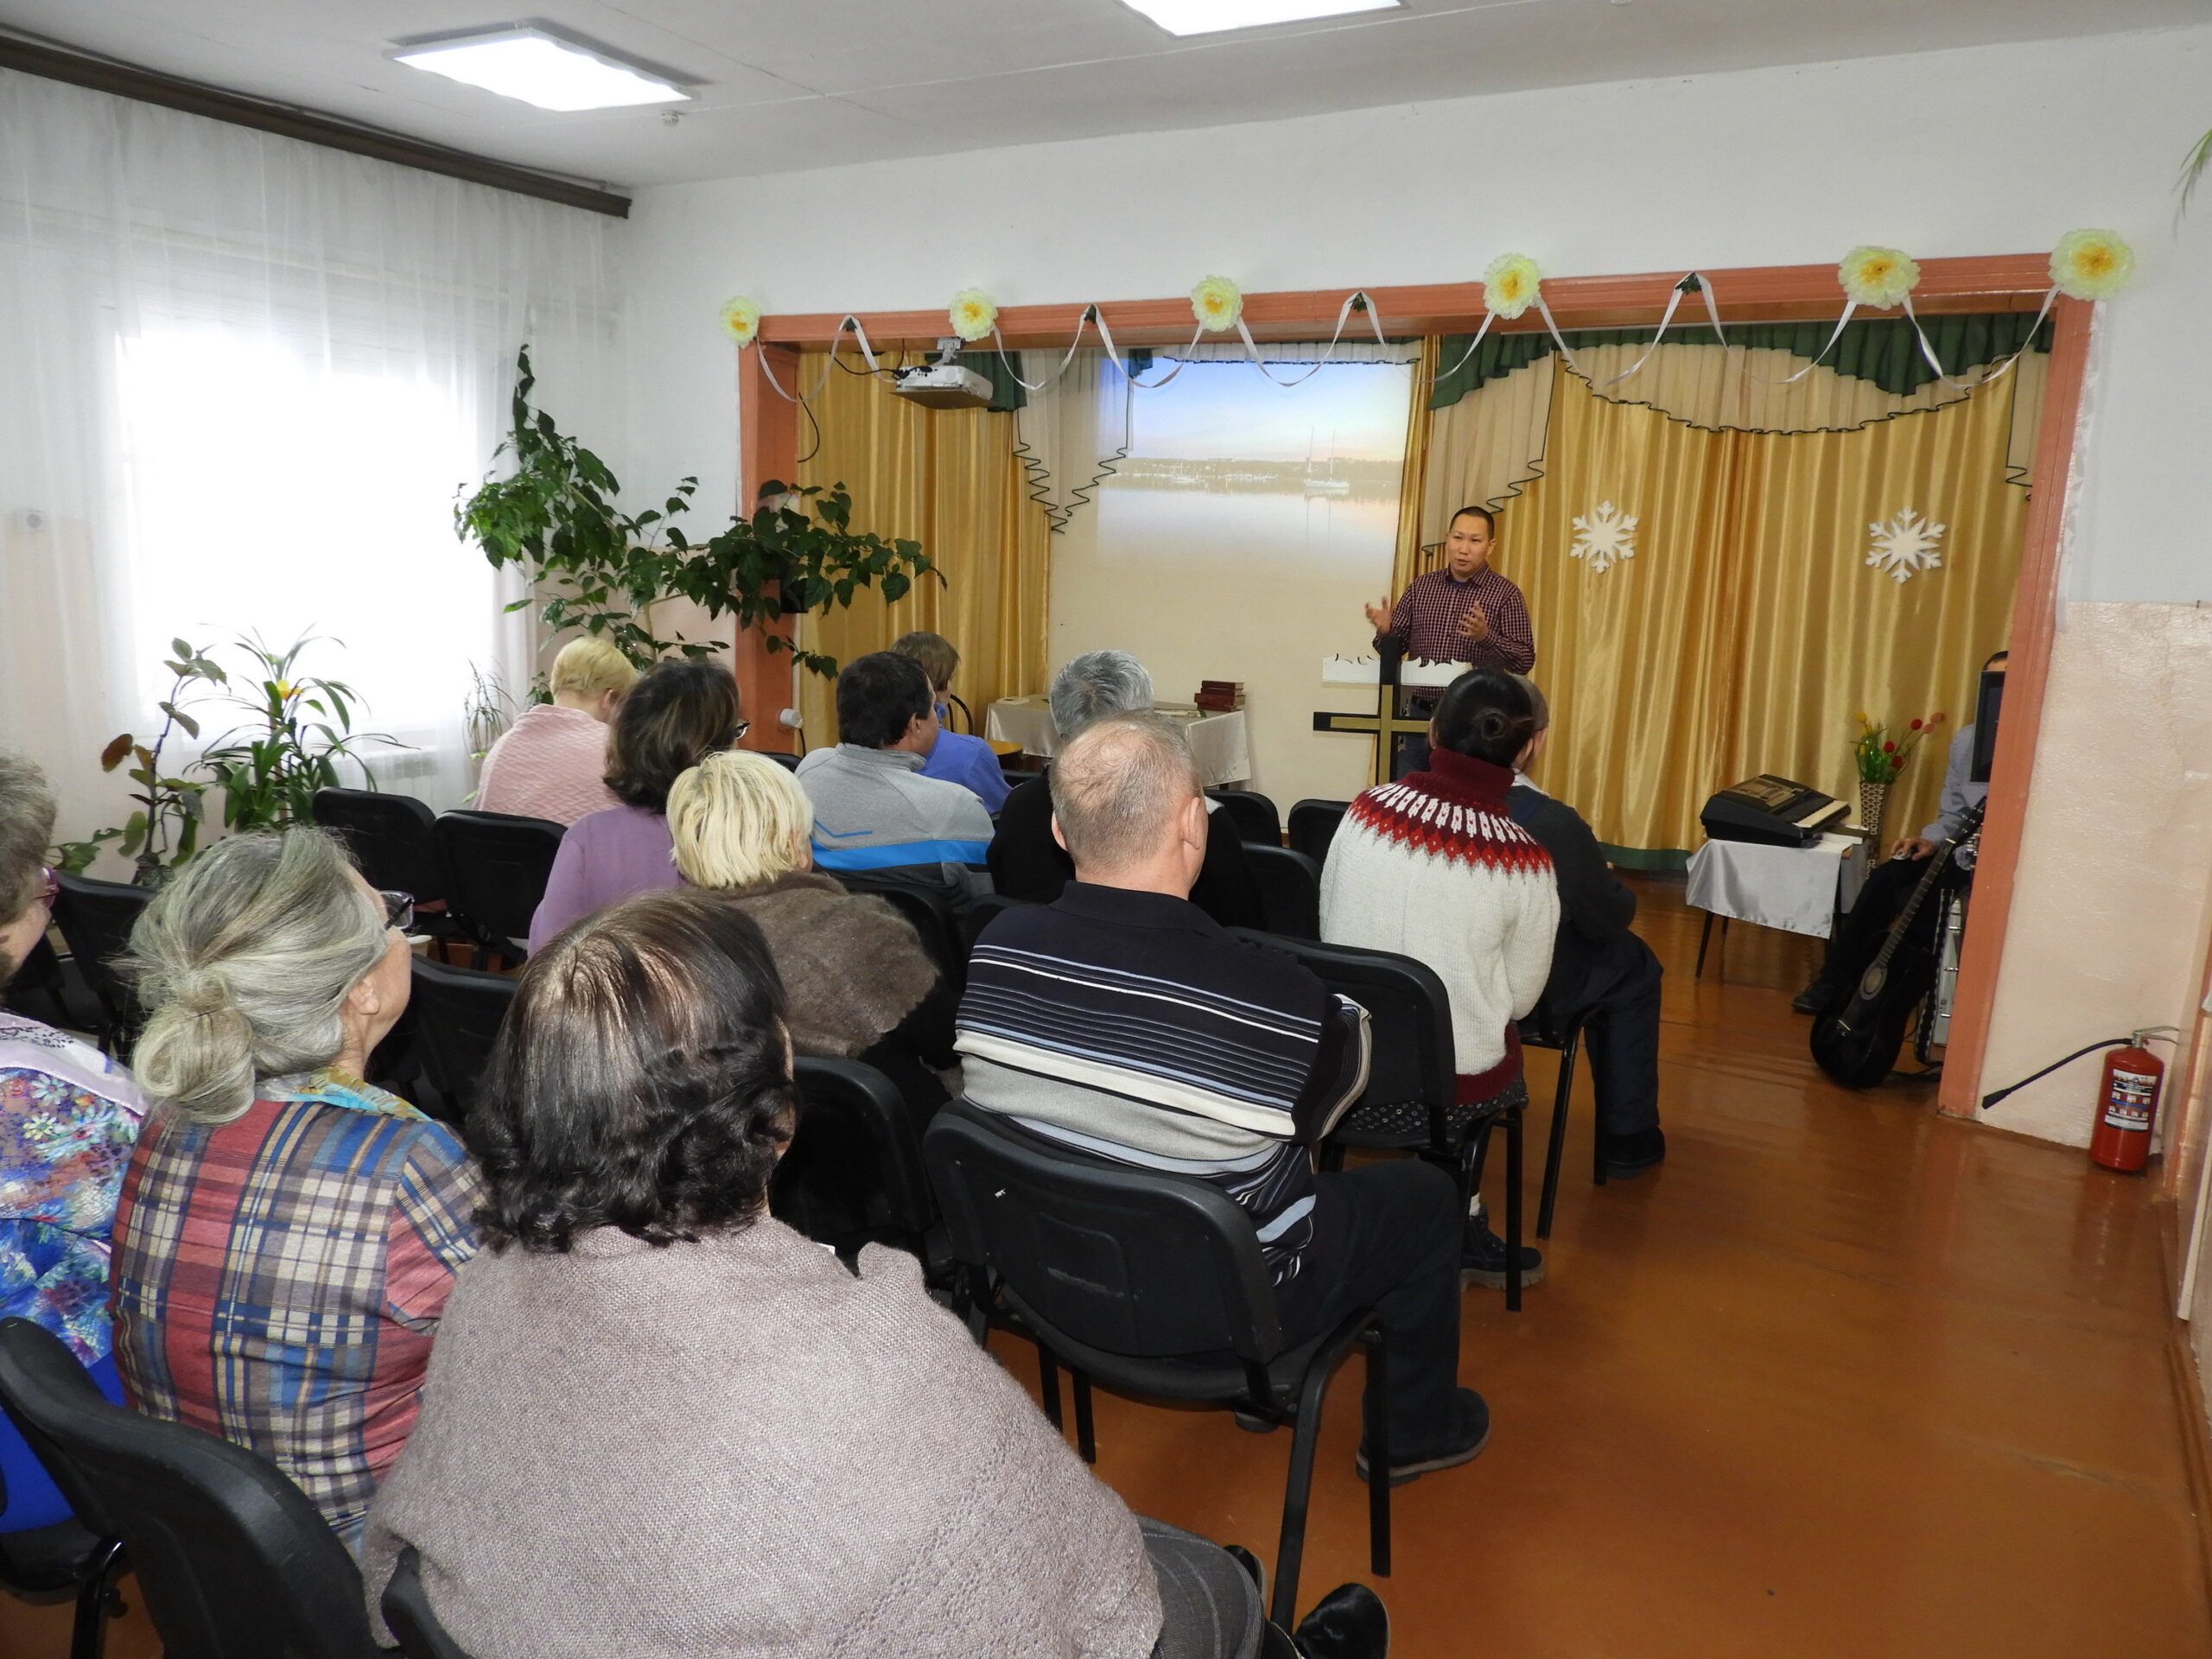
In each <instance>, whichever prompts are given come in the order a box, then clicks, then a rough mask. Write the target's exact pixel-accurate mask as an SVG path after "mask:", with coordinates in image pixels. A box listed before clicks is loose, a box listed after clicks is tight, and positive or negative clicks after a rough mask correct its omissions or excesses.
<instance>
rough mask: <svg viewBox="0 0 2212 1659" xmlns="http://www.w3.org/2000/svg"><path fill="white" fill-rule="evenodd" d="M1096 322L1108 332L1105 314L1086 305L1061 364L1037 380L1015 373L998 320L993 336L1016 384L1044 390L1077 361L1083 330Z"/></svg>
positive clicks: (992, 326) (1101, 331)
mask: <svg viewBox="0 0 2212 1659" xmlns="http://www.w3.org/2000/svg"><path fill="white" fill-rule="evenodd" d="M1094 322H1095V323H1096V324H1097V325H1098V331H1099V333H1100V334H1101V335H1102V336H1103V334H1105V332H1106V319H1105V314H1104V313H1103V312H1102V311H1100V310H1099V308H1097V307H1096V306H1095V305H1086V306H1084V308H1083V315H1081V316H1078V317H1077V319H1076V320H1075V338H1074V339H1073V340H1070V341H1069V342H1068V348H1067V350H1066V351H1065V353H1062V354H1061V357H1060V362H1059V366H1058V368H1056V369H1054V370H1053V371H1052V372H1051V373H1050V374H1048V375H1046V377H1045V378H1043V379H1042V380H1037V381H1029V380H1025V379H1023V378H1021V377H1020V375H1019V374H1015V373H1014V353H1012V352H1009V351H1008V350H1007V348H1006V337H1005V336H1004V335H1003V334H1000V333H999V326H998V324H997V323H996V322H993V323H992V324H991V338H992V339H993V340H996V341H997V342H998V346H999V355H1000V356H1001V358H1003V359H1005V360H1006V364H1007V373H1008V374H1010V375H1013V376H1014V385H1017V386H1020V388H1021V389H1022V390H1023V391H1044V390H1045V388H1046V387H1047V386H1049V385H1052V383H1053V382H1054V381H1056V380H1058V378H1060V377H1061V376H1062V375H1064V374H1065V373H1066V372H1068V365H1069V364H1071V363H1072V362H1074V361H1075V353H1076V348H1077V346H1081V345H1082V344H1083V331H1084V329H1085V328H1087V327H1090V325H1091V324H1092V323H1094Z"/></svg>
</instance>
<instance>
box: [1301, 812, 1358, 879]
mask: <svg viewBox="0 0 2212 1659" xmlns="http://www.w3.org/2000/svg"><path fill="white" fill-rule="evenodd" d="M1350 805H1351V802H1350V801H1316V800H1306V801H1300V802H1299V803H1298V804H1296V805H1294V806H1293V807H1292V808H1291V809H1290V844H1291V846H1292V847H1293V848H1294V849H1296V850H1297V851H1299V852H1301V853H1303V854H1305V855H1306V857H1308V858H1310V859H1312V860H1313V861H1314V863H1316V864H1323V865H1325V864H1326V863H1327V862H1328V861H1329V843H1330V842H1332V841H1334V840H1335V839H1336V838H1337V826H1338V824H1340V823H1343V822H1344V809H1345V808H1346V807H1348V806H1350Z"/></svg>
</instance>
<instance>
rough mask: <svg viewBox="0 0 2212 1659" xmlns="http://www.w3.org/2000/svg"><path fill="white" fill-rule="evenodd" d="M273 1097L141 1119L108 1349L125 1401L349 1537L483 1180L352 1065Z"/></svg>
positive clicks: (406, 1399)
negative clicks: (237, 1461) (294, 1498)
mask: <svg viewBox="0 0 2212 1659" xmlns="http://www.w3.org/2000/svg"><path fill="white" fill-rule="evenodd" d="M271 1095H272V1098H270V1099H266V1100H257V1101H256V1102H255V1103H253V1105H252V1106H251V1108H250V1109H248V1110H247V1111H246V1113H245V1116H242V1117H239V1118H237V1119H235V1120H233V1121H232V1122H228V1123H221V1124H215V1125H213V1126H210V1125H206V1124H197V1123H191V1122H186V1121H184V1120H182V1119H181V1118H179V1117H177V1116H175V1115H174V1114H171V1113H168V1112H162V1111H159V1110H157V1111H156V1113H155V1115H154V1116H152V1117H151V1118H150V1119H149V1121H148V1122H147V1125H146V1128H145V1129H144V1131H143V1134H142V1135H141V1136H140V1137H139V1141H138V1146H137V1152H136V1153H135V1154H134V1155H133V1156H132V1158H131V1160H130V1169H129V1170H128V1171H127V1172H126V1173H125V1174H124V1181H123V1196H122V1200H121V1203H120V1204H119V1205H118V1207H117V1210H116V1217H115V1259H114V1267H113V1283H114V1301H113V1313H114V1319H115V1354H116V1361H117V1363H118V1367H119V1368H120V1370H121V1371H122V1373H123V1383H124V1392H125V1394H126V1395H127V1397H128V1398H129V1400H130V1403H131V1404H132V1405H134V1406H135V1407H137V1408H138V1409H139V1410H141V1411H143V1412H146V1413H149V1414H151V1415H153V1416H156V1417H167V1418H172V1419H175V1421H180V1422H185V1423H189V1424H191V1425H192V1426H193V1427H195V1428H203V1429H206V1430H207V1432H208V1433H212V1434H219V1435H221V1436H222V1437H223V1438H224V1439H225V1440H232V1441H234V1442H236V1443H237V1444H238V1445H240V1446H246V1447H248V1448H250V1449H251V1450H252V1451H255V1452H259V1453H260V1454H261V1455H262V1456H264V1457H265V1458H268V1459H270V1460H271V1461H272V1462H274V1463H275V1464H277V1465H278V1466H279V1467H280V1468H282V1469H283V1471H284V1472H285V1473H286V1474H288V1475H289V1476H290V1477H291V1478H293V1479H294V1480H295V1481H296V1482H298V1483H299V1485H300V1488H301V1490H302V1491H305V1492H306V1493H307V1495H308V1497H310V1498H311V1499H313V1500H314V1502H315V1505H316V1507H318V1508H319V1509H321V1511H322V1513H323V1516H324V1517H325V1518H326V1519H327V1520H328V1521H329V1522H330V1524H331V1526H332V1527H333V1528H334V1529H335V1530H336V1531H337V1532H338V1534H339V1535H340V1537H341V1538H343V1539H344V1540H345V1541H346V1543H347V1544H348V1545H349V1546H351V1545H353V1544H355V1543H357V1542H358V1541H359V1535H360V1530H361V1526H362V1523H363V1522H365V1520H366V1518H367V1516H368V1509H369V1500H370V1498H371V1497H372V1496H373V1495H374V1493H375V1491H376V1484H377V1482H378V1479H380V1478H382V1477H383V1474H384V1471H385V1470H386V1469H387V1468H389V1467H390V1466H391V1461H392V1459H395V1458H397V1456H398V1455H399V1448H400V1447H401V1446H403V1445H404V1443H405V1442H406V1440H407V1435H408V1433H409V1431H410V1429H412V1428H413V1427H414V1426H415V1419H416V1415H417V1414H418V1413H419V1411H420V1409H421V1395H422V1387H423V1372H424V1370H426V1369H427V1368H428V1366H429V1360H430V1342H431V1338H432V1337H433V1336H434V1335H435V1332H436V1331H437V1325H438V1318H439V1315H440V1314H441V1313H443V1312H444V1309H445V1304H446V1295H447V1293H448V1291H449V1290H451V1288H452V1287H453V1278H454V1272H455V1270H456V1269H457V1268H460V1267H461V1264H462V1263H463V1262H466V1261H467V1260H468V1258H469V1257H470V1256H472V1255H474V1254H475V1252H476V1230H475V1223H474V1214H475V1210H476V1206H477V1205H478V1204H479V1203H480V1201H481V1199H482V1197H483V1189H482V1185H481V1183H480V1179H479V1178H478V1176H477V1173H476V1168H475V1166H474V1164H473V1163H471V1162H470V1161H469V1159H468V1154H467V1153H466V1152H465V1151H463V1150H462V1148H461V1143H460V1142H459V1141H456V1140H455V1139H454V1136H453V1135H452V1134H451V1133H450V1132H449V1131H448V1130H447V1129H446V1128H445V1127H444V1126H443V1125H442V1124H438V1123H434V1122H431V1121H430V1120H429V1119H428V1118H426V1117H424V1116H423V1115H422V1113H420V1112H419V1111H417V1110H416V1109H415V1108H414V1107H412V1106H410V1105H409V1104H408V1103H406V1102H405V1101H404V1100H401V1099H399V1098H397V1096H392V1095H389V1094H386V1093H385V1091H384V1090H381V1089H376V1088H372V1087H371V1086H370V1085H369V1084H365V1083H363V1082H361V1081H360V1080H359V1078H356V1077H347V1076H346V1075H344V1074H342V1073H340V1072H336V1071H322V1072H319V1073H317V1074H316V1075H315V1076H314V1077H310V1078H308V1080H307V1083H306V1084H305V1085H304V1086H303V1087H302V1088H299V1089H296V1090H271Z"/></svg>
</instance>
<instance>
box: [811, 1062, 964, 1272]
mask: <svg viewBox="0 0 2212 1659" xmlns="http://www.w3.org/2000/svg"><path fill="white" fill-rule="evenodd" d="M793 1069H794V1071H795V1073H796V1075H797V1077H798V1092H799V1109H798V1128H797V1131H796V1132H795V1133H794V1134H793V1135H792V1136H791V1145H790V1146H789V1147H786V1148H785V1151H784V1155H783V1158H782V1159H781V1160H779V1162H778V1163H777V1165H776V1173H775V1175H774V1177H773V1178H772V1179H771V1180H770V1182H769V1184H768V1212H769V1214H771V1215H772V1216H774V1217H776V1219H777V1220H779V1221H780V1222H783V1223H784V1224H785V1225H787V1226H790V1227H791V1228H793V1229H795V1230H798V1231H799V1232H802V1233H804V1234H805V1235H806V1236H807V1237H809V1238H810V1239H812V1240H814V1241H815V1243H817V1244H827V1245H829V1246H830V1247H831V1248H832V1249H835V1250H836V1252H837V1254H838V1255H840V1256H842V1257H843V1258H844V1260H845V1261H847V1262H851V1261H852V1259H853V1258H854V1257H855V1256H856V1255H859V1254H860V1250H861V1246H862V1245H863V1244H892V1245H896V1246H897V1247H898V1248H899V1249H902V1250H906V1251H908V1252H909V1253H911V1254H912V1255H916V1256H918V1257H920V1258H921V1260H922V1261H923V1262H924V1263H925V1264H927V1265H931V1266H932V1267H937V1268H942V1267H943V1265H944V1249H943V1248H942V1246H941V1244H940V1245H939V1246H938V1248H936V1249H932V1248H931V1243H932V1241H931V1236H930V1235H931V1231H932V1230H934V1229H935V1228H936V1227H937V1224H938V1207H937V1201H936V1199H935V1198H934V1197H933V1196H932V1195H931V1192H930V1183H929V1176H928V1174H927V1173H926V1172H925V1170H924V1168H923V1166H922V1143H921V1138H920V1136H919V1135H917V1134H916V1132H915V1128H914V1115H913V1113H912V1110H911V1109H909V1108H908V1107H907V1105H906V1099H905V1097H904V1096H902V1095H900V1094H899V1087H898V1085H897V1084H894V1083H893V1082H892V1081H891V1079H890V1078H888V1077H885V1076H884V1075H883V1073H882V1072H880V1071H877V1070H876V1069H875V1068H874V1066H872V1065H861V1063H860V1062H858V1061H857V1060H832V1059H820V1058H814V1057H812V1056H809V1055H801V1056H800V1057H799V1058H798V1060H797V1062H796V1063H795V1065H794V1068H793ZM940 1276H941V1275H940Z"/></svg>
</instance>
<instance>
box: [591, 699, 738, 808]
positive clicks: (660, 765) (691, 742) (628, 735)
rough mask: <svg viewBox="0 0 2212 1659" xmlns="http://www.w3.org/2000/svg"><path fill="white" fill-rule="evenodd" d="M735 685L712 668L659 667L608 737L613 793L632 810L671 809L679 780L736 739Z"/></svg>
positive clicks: (620, 711)
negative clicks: (670, 795) (671, 796)
mask: <svg viewBox="0 0 2212 1659" xmlns="http://www.w3.org/2000/svg"><path fill="white" fill-rule="evenodd" d="M743 729H744V721H743V719H742V717H741V714H740V711H739V709H738V701H737V682H736V681H735V680H734V679H733V678H731V677H730V671H729V670H728V669H726V668H722V667H720V666H719V665H717V664H713V663H690V662H665V663H655V664H653V665H652V667H651V668H649V669H647V670H646V671H645V672H644V673H643V674H641V675H640V676H639V677H638V683H636V684H635V685H633V686H632V687H631V688H630V690H629V691H628V693H627V694H626V695H625V696H624V697H623V699H622V702H621V704H620V707H618V708H617V709H615V711H614V723H613V725H612V726H610V727H609V728H607V787H608V788H609V789H611V790H613V791H614V792H615V794H616V795H617V796H619V797H620V798H621V799H623V800H624V801H626V802H627V803H628V804H630V805H632V806H642V807H644V808H645V810H647V811H649V812H664V811H666V810H668V791H669V790H670V789H671V787H673V786H674V785H675V783H676V780H677V779H678V778H680V777H682V776H683V774H684V773H685V772H689V771H690V769H691V768H692V767H694V766H697V765H698V764H699V762H700V761H702V760H705V759H706V758H707V756H709V755H710V754H715V753H720V752H721V750H723V749H727V748H728V747H730V746H731V745H732V744H734V743H735V742H736V741H737V740H738V735H739V734H740V733H741V731H742V730H743Z"/></svg>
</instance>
